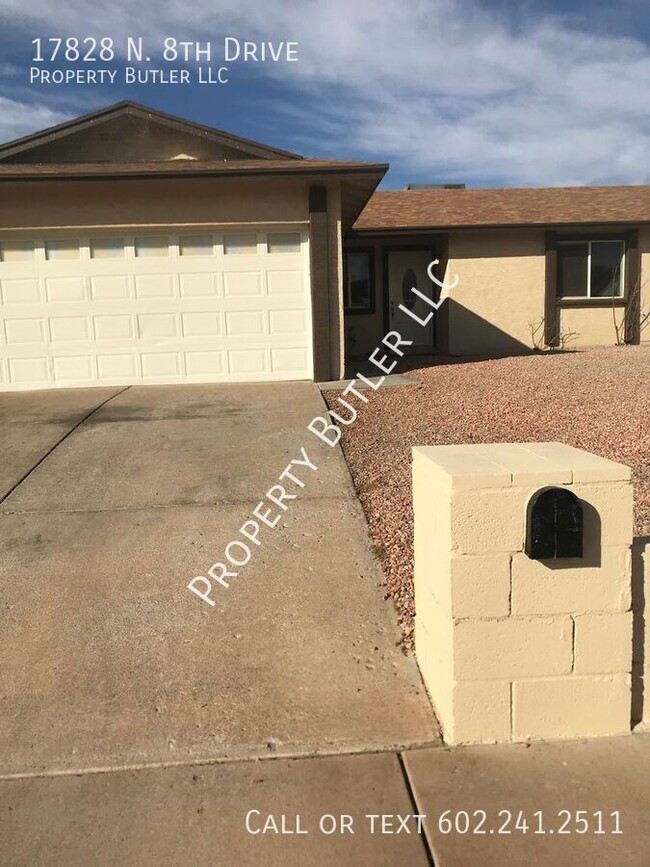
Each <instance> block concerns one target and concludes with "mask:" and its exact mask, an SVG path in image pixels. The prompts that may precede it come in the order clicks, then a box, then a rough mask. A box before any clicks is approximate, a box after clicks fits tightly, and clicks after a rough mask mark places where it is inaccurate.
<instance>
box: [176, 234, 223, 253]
mask: <svg viewBox="0 0 650 867" xmlns="http://www.w3.org/2000/svg"><path fill="white" fill-rule="evenodd" d="M178 247H179V250H180V254H181V256H212V255H213V254H214V240H213V238H212V235H181V237H180V238H179V239H178Z"/></svg>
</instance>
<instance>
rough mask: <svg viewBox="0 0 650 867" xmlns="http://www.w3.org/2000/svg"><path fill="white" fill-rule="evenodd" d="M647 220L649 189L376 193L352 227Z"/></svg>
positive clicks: (455, 226)
mask: <svg viewBox="0 0 650 867" xmlns="http://www.w3.org/2000/svg"><path fill="white" fill-rule="evenodd" d="M645 222H650V186H629V187H551V188H529V189H515V188H513V189H475V190H445V189H440V190H380V191H379V192H376V193H373V195H372V196H371V198H370V200H369V202H368V204H367V205H366V207H365V208H364V210H363V211H362V212H361V214H360V216H359V217H358V219H357V221H356V223H355V224H354V229H355V230H358V231H371V230H378V229H424V228H427V229H428V228H431V229H444V228H469V227H473V226H475V227H479V226H552V225H578V224H587V223H609V224H611V223H645Z"/></svg>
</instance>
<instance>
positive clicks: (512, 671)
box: [413, 443, 633, 744]
mask: <svg viewBox="0 0 650 867" xmlns="http://www.w3.org/2000/svg"><path fill="white" fill-rule="evenodd" d="M630 479H631V474H630V470H629V468H628V467H625V466H623V465H622V464H617V463H614V462H612V461H608V460H605V459H603V458H600V457H598V456H596V455H592V454H589V453H587V452H584V451H581V450H579V449H574V448H571V447H568V446H565V445H563V444H561V443H526V444H494V445H471V446H469V445H468V446H431V447H421V448H415V449H414V450H413V496H414V521H415V605H416V621H415V641H416V656H417V659H418V663H419V665H420V669H421V671H422V675H423V678H424V681H425V684H426V686H427V689H428V691H429V694H430V696H431V699H432V701H433V703H434V706H435V708H436V711H437V713H438V716H439V719H440V722H441V724H442V727H443V733H444V737H445V740H446V741H447V742H448V743H452V744H457V743H483V742H503V741H522V740H528V739H544V738H562V737H583V736H597V735H610V734H619V733H623V732H629V731H630V719H631V672H632V610H631V608H632V597H631V543H632V520H633V519H632V485H631V480H630ZM550 486H554V487H555V486H558V487H566V488H568V489H569V490H571V491H573V492H574V493H575V494H576V495H577V497H578V498H579V499H580V500H581V502H582V505H583V511H584V550H583V557H582V558H580V559H566V560H554V561H548V560H545V561H538V560H531V559H530V558H529V557H528V556H527V555H526V554H525V553H524V543H525V532H526V511H527V505H528V502H529V500H530V498H531V497H532V495H533V494H535V493H536V492H537V491H539V490H540V489H542V488H545V487H550Z"/></svg>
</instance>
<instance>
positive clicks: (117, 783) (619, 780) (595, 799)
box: [0, 735, 650, 867]
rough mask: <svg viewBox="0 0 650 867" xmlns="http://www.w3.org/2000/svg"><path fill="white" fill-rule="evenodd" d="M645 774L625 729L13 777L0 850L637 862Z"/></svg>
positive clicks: (643, 842)
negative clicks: (482, 743)
mask: <svg viewBox="0 0 650 867" xmlns="http://www.w3.org/2000/svg"><path fill="white" fill-rule="evenodd" d="M649 776H650V735H629V736H627V737H623V738H611V739H603V740H592V741H576V742H560V743H542V744H535V745H532V746H527V745H524V744H513V745H509V746H486V747H457V748H455V749H447V748H444V749H440V748H437V749H420V750H409V751H406V752H404V753H402V754H401V755H398V754H395V753H376V754H365V755H338V756H331V757H322V758H303V759H268V760H265V761H246V762H241V763H239V762H236V763H220V764H213V765H203V766H201V765H195V766H181V767H175V768H167V769H162V768H159V769H149V770H140V771H134V770H129V771H118V772H110V773H95V774H93V773H90V774H80V775H66V776H44V777H40V778H31V779H25V778H23V779H17V780H11V781H6V782H0V807H1V810H0V835H1V836H2V841H3V855H2V864H3V865H4V867H24V865H30V867H42V865H66V867H93V865H97V867H108V865H111V867H143V865H161V867H162V865H164V867H167V865H169V867H171V865H174V867H181V865H187V864H192V865H195V867H231V865H233V864H242V865H244V864H245V865H251V867H257V865H259V867H262V865H264V867H302V865H305V864H309V865H314V867H329V865H345V867H347V865H354V867H357V865H362V867H365V865H368V867H403V865H409V867H420V865H422V867H424V865H427V864H432V863H435V865H437V867H474V865H481V867H519V865H522V864H531V865H533V867H582V865H584V864H598V865H603V867H614V865H616V867H647V865H648V863H650V829H649V822H648V815H650V787H649V786H648V778H649ZM562 811H567V812H562ZM616 811H619V812H620V816H619V817H618V819H616V818H615V817H614V816H613V815H612V814H613V813H615V812H616ZM599 812H600V813H601V815H602V818H601V819H600V820H599V819H598V813H599ZM417 816H424V818H423V819H421V820H420V822H421V823H422V831H423V833H421V834H418V819H417V818H416V817H417ZM247 817H248V828H247ZM269 817H271V818H269ZM585 822H586V825H585ZM321 823H322V824H321ZM334 827H336V829H337V830H336V831H335V832H334V833H330V832H331V831H332V829H333V828H334ZM342 827H343V831H341V828H342ZM618 827H620V831H621V832H622V833H620V834H616V833H613V832H614V831H616V830H617V829H618ZM265 828H266V831H264V829H265ZM585 828H586V832H585V833H581V832H582V831H585ZM465 829H467V830H465ZM540 829H541V830H543V832H544V833H540ZM599 831H603V833H598V832H599Z"/></svg>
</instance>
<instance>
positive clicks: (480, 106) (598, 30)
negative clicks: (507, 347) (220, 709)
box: [0, 0, 650, 188]
mask: <svg viewBox="0 0 650 867" xmlns="http://www.w3.org/2000/svg"><path fill="white" fill-rule="evenodd" d="M104 36H106V37H110V38H111V39H113V40H114V44H115V48H116V52H117V54H116V57H115V59H113V60H108V61H103V60H101V59H99V58H98V59H97V60H96V61H95V62H91V61H88V62H78V63H75V62H73V61H70V62H68V61H65V60H64V61H63V62H61V61H60V60H59V58H56V59H55V61H54V62H53V63H49V62H41V63H38V62H34V61H33V60H32V57H33V52H34V50H35V46H34V45H33V44H32V40H34V39H36V38H41V39H43V40H47V39H49V38H50V37H75V38H78V39H83V38H86V37H94V38H99V37H104ZM129 36H131V37H133V38H136V37H142V38H143V39H144V41H145V46H146V50H147V54H148V56H150V57H151V61H150V62H149V63H144V64H143V65H142V68H143V69H145V68H146V69H150V70H153V69H164V70H165V71H167V72H169V69H170V68H175V69H179V70H181V69H187V70H189V73H190V76H191V79H192V80H191V83H190V84H184V85H183V84H177V85H173V84H166V85H163V84H143V85H140V84H127V83H126V82H125V80H124V68H125V66H126V65H131V66H137V64H135V63H133V62H131V63H127V60H126V57H125V47H126V44H127V38H128V37H129ZM226 36H231V37H233V38H236V39H239V40H241V41H242V42H243V41H244V40H249V41H255V42H258V43H260V42H267V43H268V42H271V43H272V44H273V46H274V48H275V49H276V50H277V49H278V47H279V44H280V43H284V45H285V49H286V43H287V42H297V43H298V47H297V56H298V60H297V61H295V62H287V61H286V60H281V61H279V62H273V61H267V62H264V63H262V62H254V61H249V62H246V63H244V62H243V61H242V60H241V59H239V60H235V61H232V62H228V63H225V62H224V59H223V41H224V38H225V37H226ZM168 37H172V38H175V39H177V40H179V41H181V40H182V41H186V40H187V41H200V42H202V43H205V42H206V41H209V42H210V43H211V45H212V53H213V57H212V58H211V61H210V63H206V62H205V61H202V63H201V65H202V66H203V67H205V68H207V67H213V69H214V71H215V72H216V70H217V69H218V68H219V67H221V66H224V65H225V66H227V67H228V73H227V76H228V78H229V81H228V83H227V84H222V85H218V84H200V83H198V82H197V81H196V78H197V75H198V69H197V64H196V62H195V61H194V60H193V61H192V62H190V63H188V64H184V63H182V62H180V61H177V62H171V61H170V62H165V61H164V60H163V59H162V57H161V50H162V47H163V43H164V39H165V38H168ZM85 45H87V46H90V43H86V44H85ZM45 49H47V50H48V51H49V50H50V49H51V45H50V43H47V42H46V41H45V43H44V53H45ZM32 67H34V68H36V69H37V70H38V72H39V74H40V72H42V71H43V70H54V69H59V70H80V71H81V72H84V73H85V72H86V71H87V70H88V69H91V68H93V69H102V68H104V69H113V70H117V74H116V77H115V82H114V83H113V84H110V83H105V84H103V85H100V84H96V85H92V84H71V85H63V84H58V85H57V84H45V83H38V82H34V83H30V69H31V68H32ZM123 99H131V100H134V101H136V102H140V103H144V104H146V105H149V106H152V107H153V108H158V109H161V110H163V111H166V112H169V113H171V114H178V115H180V116H183V117H186V118H189V119H191V120H195V121H199V122H201V123H205V124H210V125H213V126H215V127H217V128H220V129H224V130H227V131H229V132H232V133H235V134H237V135H242V136H244V137H246V138H251V139H254V140H257V141H261V142H265V143H267V144H270V145H272V146H275V147H279V148H283V149H286V150H290V151H295V152H297V153H301V154H304V155H305V156H318V157H325V158H335V159H358V160H369V161H376V162H389V163H390V165H391V169H390V172H389V173H388V175H387V177H386V179H385V181H384V183H383V186H384V187H385V188H400V187H402V186H404V184H406V183H448V182H453V183H466V184H467V185H468V186H473V187H490V186H564V185H584V184H639V183H650V6H649V5H648V3H647V0H618V2H617V3H616V4H612V3H611V0H608V2H603V0H588V2H582V0H577V2H560V0H266V2H259V0H255V2H254V0H192V2H191V3H190V2H187V0H171V2H167V3H159V2H154V0H139V2H138V3H133V2H132V0H111V2H110V3H104V4H97V2H96V0H92V2H91V0H59V2H58V3H53V2H52V0H0V141H7V140H10V139H13V138H16V137H18V136H21V135H25V134H27V133H30V132H34V131H36V130H38V129H42V128H44V127H46V126H50V125H52V124H56V123H60V122H62V121H64V120H67V119H69V118H72V117H75V116H78V115H80V114H84V113H86V112H90V111H94V110H97V109H99V108H102V107H104V106H106V105H109V104H111V103H113V102H117V101H119V100H123Z"/></svg>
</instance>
